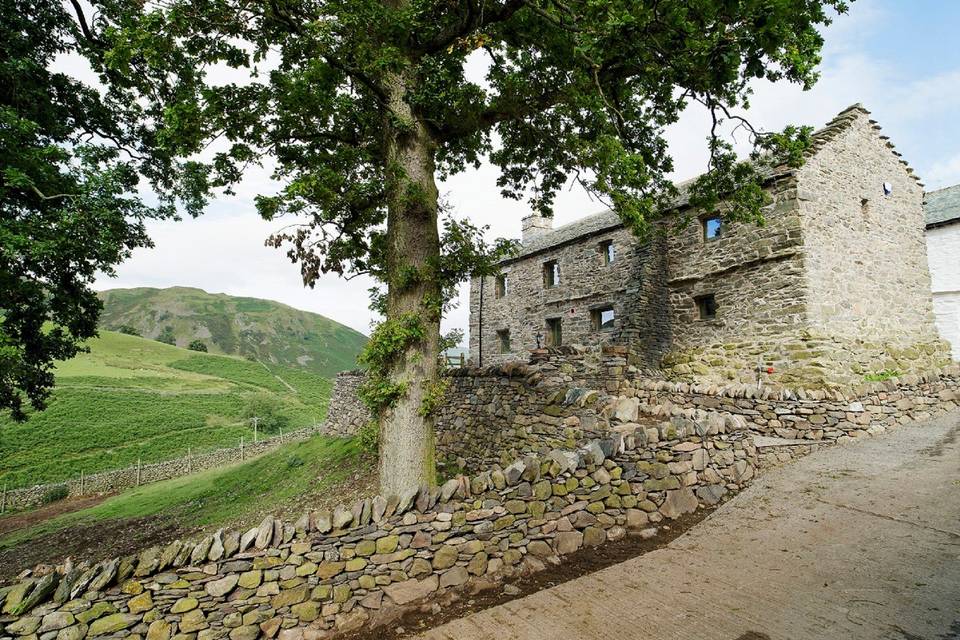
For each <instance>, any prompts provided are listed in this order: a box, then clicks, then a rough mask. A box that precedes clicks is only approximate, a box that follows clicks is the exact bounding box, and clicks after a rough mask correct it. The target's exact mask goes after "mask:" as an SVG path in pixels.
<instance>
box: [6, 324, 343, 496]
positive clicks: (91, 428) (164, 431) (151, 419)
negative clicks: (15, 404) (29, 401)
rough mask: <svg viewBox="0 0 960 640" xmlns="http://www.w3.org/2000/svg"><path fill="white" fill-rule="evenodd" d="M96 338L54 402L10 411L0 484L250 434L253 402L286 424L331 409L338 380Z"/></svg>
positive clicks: (60, 475)
mask: <svg viewBox="0 0 960 640" xmlns="http://www.w3.org/2000/svg"><path fill="white" fill-rule="evenodd" d="M88 344H89V347H90V353H87V354H81V355H79V356H78V357H76V358H74V359H72V360H69V361H67V362H63V363H59V364H58V366H57V370H56V375H57V382H56V388H55V391H54V396H53V399H52V401H51V403H50V406H49V408H48V409H47V410H46V411H43V412H39V413H35V414H32V415H31V416H30V419H29V420H28V421H27V422H26V423H23V424H17V423H14V422H11V421H10V420H9V419H8V418H6V417H5V416H0V483H3V482H6V483H8V485H9V486H10V487H11V488H12V487H18V486H23V485H26V484H35V483H43V482H53V481H59V480H64V479H67V478H72V477H77V476H78V475H79V474H80V472H81V471H83V472H84V473H87V474H90V473H94V472H97V471H103V470H108V469H116V468H122V467H126V466H130V465H133V464H136V461H137V458H138V456H139V457H141V458H142V460H143V462H144V463H145V464H146V463H149V462H155V461H159V460H165V459H169V458H173V457H177V456H180V455H184V454H186V453H187V449H188V448H191V449H192V450H193V451H202V450H207V449H212V448H217V447H222V446H234V445H236V444H239V442H240V438H241V437H244V438H245V439H246V440H247V441H248V442H249V441H251V440H252V439H253V429H252V427H251V426H250V424H249V422H248V421H247V420H246V419H244V417H243V416H244V414H245V412H247V411H248V410H250V409H251V407H253V406H255V407H256V413H257V415H266V416H269V415H271V414H273V415H275V416H277V417H278V418H277V420H275V421H274V422H276V423H277V425H276V427H277V428H279V423H280V422H285V423H286V429H295V428H299V427H303V426H307V425H311V424H316V423H317V422H320V421H321V420H322V419H323V418H324V417H325V415H326V407H327V400H328V398H329V395H330V388H331V384H332V383H331V382H330V380H328V379H326V378H324V377H321V376H318V375H316V374H315V373H312V372H309V371H304V370H302V369H291V368H287V367H280V366H274V365H267V364H265V363H264V364H261V363H258V362H252V361H249V360H245V359H242V358H237V357H228V356H219V355H212V354H203V353H197V352H194V351H188V350H186V349H180V348H178V347H173V346H169V345H165V344H162V343H159V342H156V341H153V340H147V339H144V338H138V337H135V336H128V335H123V334H119V333H113V332H110V331H101V336H100V338H97V339H94V340H91V341H90V342H89V343H88ZM268 367H269V368H268ZM254 403H255V404H254Z"/></svg>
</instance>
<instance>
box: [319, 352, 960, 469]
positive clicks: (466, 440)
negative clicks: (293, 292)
mask: <svg viewBox="0 0 960 640" xmlns="http://www.w3.org/2000/svg"><path fill="white" fill-rule="evenodd" d="M450 375H451V385H450V388H449V390H448V393H447V397H446V401H445V403H444V404H443V405H442V407H441V409H440V411H439V413H438V415H437V423H436V431H437V459H438V460H439V461H440V464H441V470H442V471H446V472H449V470H451V469H466V470H470V471H476V470H479V469H484V468H488V467H489V466H491V465H494V464H498V463H499V464H505V461H506V460H510V459H513V458H514V457H516V456H518V455H523V454H529V453H541V454H542V453H544V452H546V451H548V450H549V449H551V448H555V447H574V446H578V445H580V444H582V443H583V442H585V441H587V440H590V439H592V438H598V437H607V436H609V434H610V433H611V430H612V429H613V428H614V426H615V424H616V423H617V421H620V422H627V423H629V424H636V425H637V426H644V425H646V424H648V423H649V422H650V421H656V420H658V419H662V418H664V417H670V416H672V415H675V414H676V412H678V411H682V410H686V409H698V410H705V411H722V412H724V413H727V414H730V415H736V416H740V417H742V418H743V419H744V423H743V428H745V429H748V430H750V431H751V432H752V433H754V434H757V435H765V436H776V437H780V438H786V439H800V440H809V441H816V442H820V441H827V442H834V441H837V440H842V439H845V438H850V437H860V436H862V435H863V434H864V433H866V432H868V431H869V430H870V429H873V430H875V431H878V430H880V431H882V430H883V429H886V428H889V427H890V426H892V425H895V424H901V423H903V422H907V421H911V420H920V419H924V418H926V417H929V416H930V415H933V414H934V413H937V412H942V411H944V410H948V409H950V408H953V407H955V406H957V404H958V401H960V396H958V385H960V367H958V366H956V365H953V366H948V367H946V368H944V369H940V370H936V371H934V372H931V373H928V374H923V375H915V374H908V375H904V376H902V377H899V378H892V379H890V380H886V381H883V382H870V383H862V384H859V385H853V386H847V387H844V388H842V389H839V388H838V389H832V390H826V389H803V388H797V389H789V388H783V387H780V386H775V385H772V384H770V383H769V380H768V379H767V378H769V376H766V375H764V382H763V385H762V386H761V387H760V388H759V389H758V387H757V385H756V384H755V383H739V382H730V383H724V384H711V383H699V384H697V383H686V382H677V381H672V380H668V379H664V378H662V377H660V378H657V377H652V376H651V375H650V372H648V371H646V370H644V369H642V368H639V367H637V366H635V365H632V364H630V356H629V352H628V350H627V349H626V348H625V347H604V348H602V349H577V348H574V347H564V348H560V349H543V350H539V351H534V352H533V354H532V358H531V361H530V362H529V363H516V362H514V363H506V364H503V365H499V366H494V367H487V368H484V369H460V370H454V371H452V372H451V373H450ZM338 413H339V412H338V410H337V408H336V406H335V405H333V404H331V411H330V418H329V420H330V421H331V422H334V423H335V421H336V420H337V417H336V416H337V414H338ZM358 422H359V423H361V424H362V422H363V421H358ZM333 432H335V433H339V434H341V435H351V434H352V432H350V431H349V430H348V429H346V428H344V427H340V426H335V427H333Z"/></svg>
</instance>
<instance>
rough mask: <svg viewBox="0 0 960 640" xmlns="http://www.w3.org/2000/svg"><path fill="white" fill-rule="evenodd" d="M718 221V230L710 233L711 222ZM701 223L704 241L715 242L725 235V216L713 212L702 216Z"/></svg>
mask: <svg viewBox="0 0 960 640" xmlns="http://www.w3.org/2000/svg"><path fill="white" fill-rule="evenodd" d="M713 220H716V221H717V230H716V233H715V234H714V235H712V236H711V235H710V222H711V221H713ZM700 225H701V227H702V230H703V234H702V237H703V241H704V242H714V241H716V240H719V239H720V238H722V237H723V217H722V216H720V214H718V213H717V214H712V215H709V216H703V217H701V218H700Z"/></svg>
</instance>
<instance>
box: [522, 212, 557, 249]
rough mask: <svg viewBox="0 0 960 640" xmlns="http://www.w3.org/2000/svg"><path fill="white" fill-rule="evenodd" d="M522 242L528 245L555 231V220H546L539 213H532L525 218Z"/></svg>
mask: <svg viewBox="0 0 960 640" xmlns="http://www.w3.org/2000/svg"><path fill="white" fill-rule="evenodd" d="M521 223H522V224H523V227H522V232H521V236H520V241H521V242H522V243H523V244H527V243H528V242H530V241H531V240H535V239H536V238H539V237H540V236H542V235H543V234H545V233H547V232H548V231H551V230H552V229H553V218H544V217H543V216H541V215H540V214H538V213H532V214H530V215H529V216H527V217H526V218H524V219H523V220H522V221H521Z"/></svg>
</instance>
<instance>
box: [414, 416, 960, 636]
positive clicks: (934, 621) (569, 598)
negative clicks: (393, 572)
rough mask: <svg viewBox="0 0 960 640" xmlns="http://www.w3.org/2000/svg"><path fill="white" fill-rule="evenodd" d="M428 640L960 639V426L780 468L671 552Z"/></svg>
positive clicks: (927, 428)
mask: <svg viewBox="0 0 960 640" xmlns="http://www.w3.org/2000/svg"><path fill="white" fill-rule="evenodd" d="M419 637H420V638H422V639H423V640H428V639H429V640H441V639H444V640H447V639H449V640H486V639H489V640H494V639H496V640H507V639H510V638H515V639H518V640H519V639H523V640H541V639H542V640H566V639H571V640H573V639H583V640H589V639H593V638H596V639H601V638H602V639H604V640H609V639H610V638H624V639H630V638H637V639H640V638H643V639H644V640H661V639H663V640H666V639H671V640H672V639H677V640H680V639H683V640H688V639H696V640H707V639H717V640H721V639H722V640H762V639H767V638H769V639H773V640H780V639H783V640H803V639H807V638H809V639H814V638H816V639H818V640H820V639H833V638H836V639H840V638H843V639H859V638H864V639H866V638H869V639H871V640H872V639H891V640H892V639H898V640H919V639H923V640H947V639H960V413H953V414H950V415H948V416H945V417H943V418H940V419H937V420H933V421H929V422H926V423H922V424H916V425H909V426H905V427H901V428H899V429H897V430H896V431H893V432H890V433H887V434H885V435H882V436H880V437H877V438H872V439H870V440H867V441H865V442H859V443H856V444H852V445H848V446H840V447H834V448H831V449H829V450H826V451H821V452H819V453H816V454H813V455H811V456H808V457H806V458H804V459H802V460H800V461H798V462H795V463H793V464H790V465H787V466H785V467H782V468H780V469H776V470H772V471H769V472H767V473H766V474H764V475H763V476H761V477H760V479H759V480H758V481H757V482H755V484H754V485H753V486H752V487H750V488H749V489H747V490H746V491H744V492H743V493H741V494H740V495H738V496H737V497H736V498H734V499H733V500H731V501H730V502H729V503H727V504H726V505H724V506H723V507H722V508H721V509H719V510H718V511H717V512H716V513H714V514H713V515H712V516H711V517H710V518H708V519H707V520H705V521H704V522H703V523H701V524H700V525H698V526H697V527H695V528H694V529H692V530H690V531H689V532H687V533H686V534H685V535H683V536H681V537H679V538H677V539H676V540H675V541H674V542H673V543H671V544H670V545H669V546H668V547H666V548H664V549H661V550H659V551H654V552H652V553H649V554H647V555H644V556H641V557H638V558H634V559H633V560H629V561H627V562H624V563H622V564H619V565H616V566H613V567H610V568H607V569H604V570H601V571H598V572H596V573H593V574H590V575H588V576H584V577H582V578H578V579H576V580H572V581H570V582H567V583H564V584H562V585H558V586H556V587H553V588H551V589H548V590H545V591H541V592H539V593H535V594H533V595H530V596H528V597H525V598H522V599H519V600H514V601H512V602H509V603H507V604H504V605H500V606H497V607H494V608H492V609H488V610H486V611H481V612H479V613H476V614H473V615H471V616H468V617H466V618H463V619H460V620H455V621H452V622H450V623H448V624H446V625H443V626H441V627H438V628H436V629H434V630H432V631H429V632H427V633H424V634H423V635H421V636H419Z"/></svg>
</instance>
